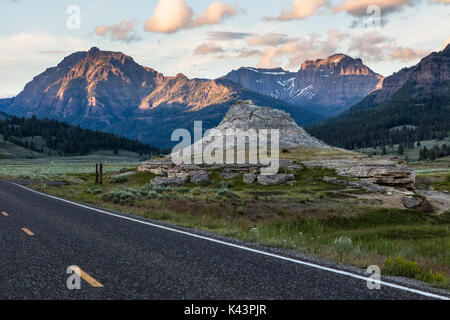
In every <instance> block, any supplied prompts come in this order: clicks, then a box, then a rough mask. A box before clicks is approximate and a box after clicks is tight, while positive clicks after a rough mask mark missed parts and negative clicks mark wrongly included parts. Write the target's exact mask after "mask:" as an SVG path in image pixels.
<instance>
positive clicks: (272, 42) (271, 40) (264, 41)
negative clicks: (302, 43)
mask: <svg viewBox="0 0 450 320" xmlns="http://www.w3.org/2000/svg"><path fill="white" fill-rule="evenodd" d="M296 40H297V39H295V38H289V37H288V36H287V35H286V34H282V33H269V34H265V35H262V36H260V35H254V36H253V37H252V38H251V39H250V40H249V42H248V44H249V46H278V45H280V44H285V43H288V42H293V41H296Z"/></svg>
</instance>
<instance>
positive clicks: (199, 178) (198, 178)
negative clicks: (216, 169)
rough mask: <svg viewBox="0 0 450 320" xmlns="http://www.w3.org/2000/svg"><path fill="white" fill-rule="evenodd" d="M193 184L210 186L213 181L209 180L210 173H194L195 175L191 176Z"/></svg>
mask: <svg viewBox="0 0 450 320" xmlns="http://www.w3.org/2000/svg"><path fill="white" fill-rule="evenodd" d="M191 182H192V183H194V184H200V185H208V184H210V183H211V180H210V179H209V172H206V171H199V172H194V173H193V174H191Z"/></svg>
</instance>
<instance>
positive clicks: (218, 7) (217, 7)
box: [191, 1, 236, 27]
mask: <svg viewBox="0 0 450 320" xmlns="http://www.w3.org/2000/svg"><path fill="white" fill-rule="evenodd" d="M234 15H236V10H234V9H233V7H231V6H230V5H228V4H226V3H225V2H223V1H216V2H213V3H211V4H210V5H209V6H208V8H207V9H206V11H205V12H203V13H202V14H200V15H199V16H198V17H196V18H195V19H194V20H193V21H192V23H191V26H192V27H200V26H204V25H214V24H219V23H220V22H222V20H223V19H225V18H226V17H232V16H234Z"/></svg>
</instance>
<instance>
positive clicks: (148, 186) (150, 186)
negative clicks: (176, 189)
mask: <svg viewBox="0 0 450 320" xmlns="http://www.w3.org/2000/svg"><path fill="white" fill-rule="evenodd" d="M151 190H153V184H151V183H147V184H146V185H144V186H142V187H141V188H140V189H139V191H138V192H139V194H141V195H142V196H145V195H147V194H148V193H149V192H150V191H151Z"/></svg>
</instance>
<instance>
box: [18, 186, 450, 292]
mask: <svg viewBox="0 0 450 320" xmlns="http://www.w3.org/2000/svg"><path fill="white" fill-rule="evenodd" d="M11 183H12V184H14V185H15V186H17V187H20V188H23V189H25V190H28V191H30V192H34V193H37V194H39V195H42V196H45V197H48V198H52V199H55V200H59V201H63V202H66V203H70V204H72V205H75V206H78V207H81V208H85V209H88V210H92V211H97V212H100V213H103V214H106V215H109V216H113V217H117V218H121V219H125V220H129V221H133V222H137V223H141V224H144V225H148V226H152V227H155V228H159V229H163V230H167V231H171V232H175V233H179V234H183V235H187V236H190V237H194V238H198V239H203V240H207V241H210V242H215V243H219V244H222V245H225V246H229V247H233V248H237V249H241V250H245V251H249V252H253V253H258V254H261V255H264V256H268V257H272V258H276V259H279V260H284V261H289V262H293V263H296V264H301V265H305V266H308V267H312V268H316V269H320V270H324V271H328V272H333V273H336V274H341V275H345V276H348V277H352V278H355V279H360V280H364V281H370V282H372V283H379V284H381V285H384V286H386V287H391V288H395V289H399V290H403V291H408V292H411V293H416V294H419V295H422V296H426V297H430V298H435V299H441V300H450V299H449V297H445V296H440V295H437V294H433V293H430V292H426V291H422V290H418V289H412V288H408V287H404V286H400V285H397V284H394V283H390V282H386V281H382V280H376V279H371V278H369V277H364V276H361V275H358V274H354V273H351V272H347V271H342V270H338V269H333V268H328V267H324V266H321V265H318V264H314V263H310V262H305V261H301V260H297V259H292V258H288V257H284V256H281V255H278V254H273V253H269V252H265V251H261V250H257V249H252V248H248V247H245V246H241V245H237V244H234V243H230V242H226V241H221V240H217V239H214V238H209V237H205V236H200V235H197V234H195V233H190V232H186V231H182V230H178V229H175V228H170V227H165V226H162V225H159V224H155V223H151V222H146V221H141V220H138V219H133V218H130V217H126V216H122V215H119V214H115V213H111V212H108V211H104V210H101V209H96V208H91V207H89V206H86V205H83V204H80V203H76V202H73V201H70V200H66V199H62V198H58V197H55V196H52V195H49V194H45V193H42V192H39V191H36V190H33V189H30V188H27V187H24V186H22V185H20V184H17V183H14V182H11Z"/></svg>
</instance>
